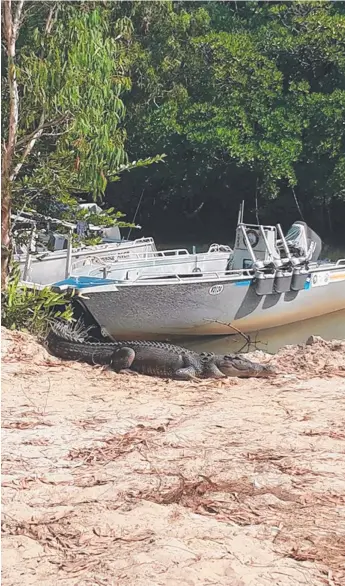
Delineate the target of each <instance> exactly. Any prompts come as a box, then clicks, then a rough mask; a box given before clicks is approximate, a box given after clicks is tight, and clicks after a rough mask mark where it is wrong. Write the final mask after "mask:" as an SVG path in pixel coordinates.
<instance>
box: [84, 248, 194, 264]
mask: <svg viewBox="0 0 345 586" xmlns="http://www.w3.org/2000/svg"><path fill="white" fill-rule="evenodd" d="M126 252H128V249H127V248H120V249H119V250H116V251H114V253H113V254H111V255H110V254H109V256H106V257H105V258H102V257H100V256H98V255H97V254H94V255H88V258H87V263H88V264H101V265H102V266H105V264H106V265H107V266H108V267H109V269H111V265H112V264H118V263H121V262H126V266H127V265H128V266H132V265H135V263H137V262H138V261H146V260H157V259H160V258H172V257H177V256H183V257H185V256H189V252H188V250H186V249H185V248H180V249H173V250H145V251H142V252H133V251H132V252H131V256H130V257H127V258H126V257H125V256H124V255H125V254H126ZM83 266H85V260H82V259H81V260H77V261H75V262H74V263H73V269H78V268H82V267H83Z"/></svg>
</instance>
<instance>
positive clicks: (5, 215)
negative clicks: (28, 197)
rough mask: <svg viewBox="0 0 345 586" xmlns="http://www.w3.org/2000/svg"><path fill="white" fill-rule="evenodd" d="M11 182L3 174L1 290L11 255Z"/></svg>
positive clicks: (4, 284) (4, 285)
mask: <svg viewBox="0 0 345 586" xmlns="http://www.w3.org/2000/svg"><path fill="white" fill-rule="evenodd" d="M10 230H11V182H10V181H9V178H8V176H7V177H6V176H5V173H3V174H2V177H1V289H4V288H5V287H6V280H7V275H8V265H9V260H10V254H11V237H10Z"/></svg>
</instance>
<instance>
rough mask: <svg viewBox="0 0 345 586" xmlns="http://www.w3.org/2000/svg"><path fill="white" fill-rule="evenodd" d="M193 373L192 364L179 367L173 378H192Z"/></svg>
mask: <svg viewBox="0 0 345 586" xmlns="http://www.w3.org/2000/svg"><path fill="white" fill-rule="evenodd" d="M195 375H196V372H195V368H194V366H192V365H190V366H185V367H184V368H179V369H178V370H176V371H175V372H174V378H175V379H176V380H194V379H195V378H196V376H195Z"/></svg>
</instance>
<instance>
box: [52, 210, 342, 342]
mask: <svg viewBox="0 0 345 586" xmlns="http://www.w3.org/2000/svg"><path fill="white" fill-rule="evenodd" d="M321 248H322V244H321V240H320V238H319V236H318V235H317V234H316V233H315V232H314V231H313V230H311V229H310V228H309V227H308V226H307V225H306V224H305V223H304V222H295V223H294V224H293V226H292V227H291V228H290V230H289V231H288V233H287V234H286V236H284V234H283V232H282V229H281V227H280V225H279V224H278V225H277V226H264V225H254V224H245V223H244V222H243V206H241V210H240V213H239V220H238V225H237V229H236V239H235V246H234V250H233V254H232V255H231V258H230V261H229V263H228V266H227V270H224V271H220V272H217V271H210V272H206V271H205V272H202V273H190V274H183V275H181V274H175V275H163V276H160V275H158V276H156V277H153V276H149V277H148V276H145V275H139V276H138V277H137V278H136V279H135V280H133V281H130V280H128V281H120V280H117V279H114V278H109V275H108V276H105V278H104V277H96V276H92V275H90V276H78V277H70V278H69V279H65V280H63V281H61V282H58V283H56V284H55V286H54V288H56V289H57V290H59V291H63V290H66V289H74V290H75V292H76V293H77V298H76V299H77V303H78V304H80V305H81V306H82V308H83V310H84V311H85V312H86V313H88V314H89V315H90V316H92V318H93V320H94V321H95V322H96V323H97V324H98V325H99V326H100V327H101V331H102V333H103V334H104V335H107V336H109V337H110V338H113V339H116V338H117V339H140V338H141V339H143V338H146V339H173V338H181V337H184V336H204V335H207V336H210V335H214V336H216V335H230V334H236V333H238V331H241V332H243V333H250V332H256V331H259V330H262V329H268V328H273V327H277V326H282V325H285V324H289V323H295V322H298V321H301V320H305V319H309V318H313V317H317V316H321V315H324V314H327V313H331V312H335V311H338V310H341V309H344V308H345V259H339V260H338V261H337V262H330V261H321V260H320V253H321Z"/></svg>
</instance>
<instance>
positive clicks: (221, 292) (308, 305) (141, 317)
mask: <svg viewBox="0 0 345 586" xmlns="http://www.w3.org/2000/svg"><path fill="white" fill-rule="evenodd" d="M320 273H324V274H326V271H318V274H320ZM319 281H320V280H319ZM321 281H322V280H321ZM82 293H83V298H81V299H80V302H81V303H82V304H83V305H84V306H85V307H86V308H87V310H88V311H89V312H90V313H91V315H92V316H93V317H94V319H95V320H96V322H97V323H98V324H99V325H100V326H101V327H102V328H103V329H104V331H105V332H107V333H108V335H110V336H111V337H113V338H123V339H130V338H132V339H140V338H146V339H152V338H154V339H161V338H170V337H183V336H210V335H215V336H216V335H229V334H235V333H237V332H236V330H240V331H241V332H244V333H251V332H256V331H259V330H262V329H269V328H273V327H278V326H282V325H286V324H289V323H295V322H298V321H302V320H305V319H310V318H313V317H318V316H321V315H324V314H328V313H332V312H335V311H338V310H341V309H344V308H345V269H344V267H342V268H341V269H337V268H336V267H334V268H333V269H332V270H328V278H327V284H325V285H321V286H320V285H319V284H318V285H316V286H315V285H313V274H312V275H311V279H310V280H308V282H307V283H306V287H305V289H303V290H301V291H298V292H297V291H288V292H286V293H281V294H268V295H263V296H260V295H257V293H256V292H255V287H254V286H253V282H252V279H243V278H242V279H238V280H234V279H232V280H231V279H223V280H221V279H217V280H216V279H214V280H212V279H209V280H205V279H204V280H200V279H198V281H195V283H193V282H191V280H190V279H189V280H188V282H185V283H184V282H178V283H176V282H175V283H168V282H167V281H165V282H164V283H160V284H158V283H157V282H156V283H152V281H151V282H150V283H149V284H140V285H130V284H128V285H127V284H120V285H112V286H111V285H110V286H108V287H98V290H96V289H92V288H89V289H85V290H83V291H82Z"/></svg>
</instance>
